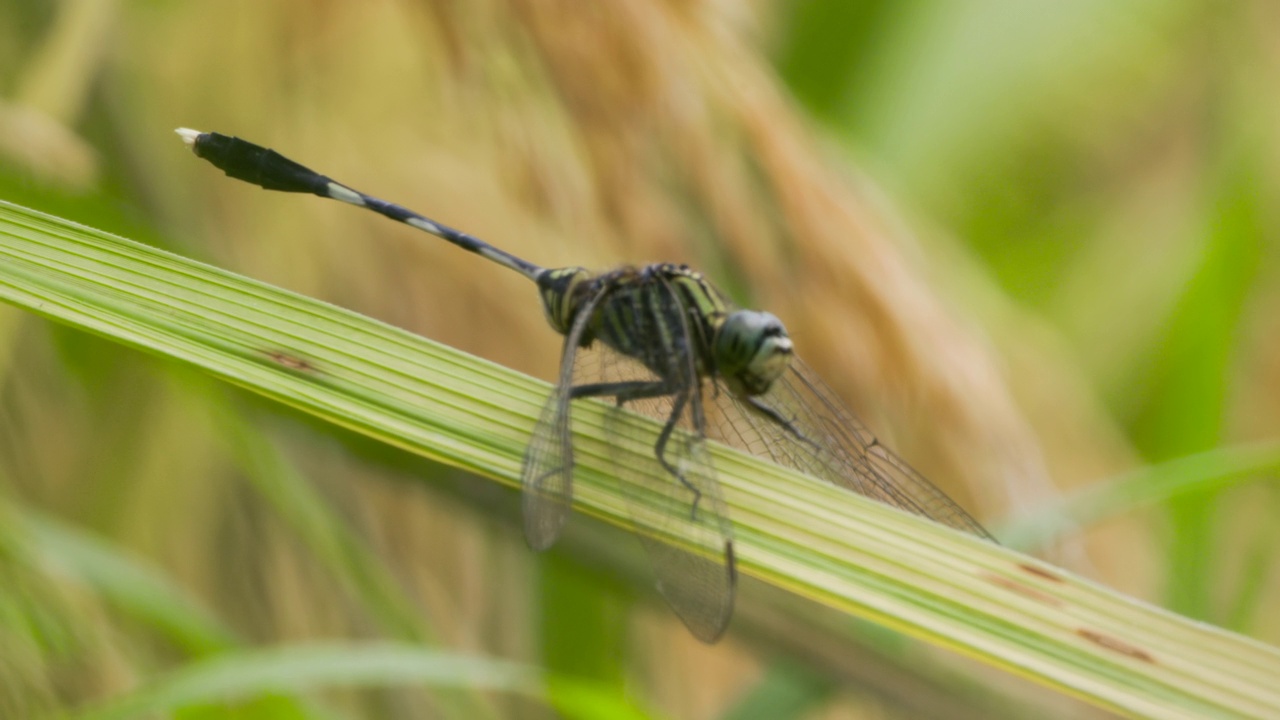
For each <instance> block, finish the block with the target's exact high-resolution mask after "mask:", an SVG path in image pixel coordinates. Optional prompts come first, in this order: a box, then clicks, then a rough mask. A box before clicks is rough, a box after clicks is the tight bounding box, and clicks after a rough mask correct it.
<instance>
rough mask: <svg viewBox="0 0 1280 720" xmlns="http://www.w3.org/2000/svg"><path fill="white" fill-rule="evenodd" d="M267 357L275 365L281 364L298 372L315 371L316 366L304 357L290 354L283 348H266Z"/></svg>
mask: <svg viewBox="0 0 1280 720" xmlns="http://www.w3.org/2000/svg"><path fill="white" fill-rule="evenodd" d="M265 352H266V355H267V357H268V358H269V359H270V360H271V361H272V362H274V363H276V364H277V365H282V366H284V367H286V368H288V369H290V370H297V371H298V372H315V371H316V366H315V365H312V364H311V362H310V361H309V360H307V359H306V358H301V357H298V356H297V355H291V354H290V353H287V352H285V351H283V350H267V351H265Z"/></svg>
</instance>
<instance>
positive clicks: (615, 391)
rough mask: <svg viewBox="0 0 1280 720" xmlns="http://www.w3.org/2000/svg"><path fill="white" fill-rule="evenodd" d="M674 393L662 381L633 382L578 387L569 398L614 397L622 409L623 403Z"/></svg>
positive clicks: (571, 392) (575, 387)
mask: <svg viewBox="0 0 1280 720" xmlns="http://www.w3.org/2000/svg"><path fill="white" fill-rule="evenodd" d="M672 392H673V390H672V388H671V386H670V385H669V384H668V383H665V382H662V381H661V380H632V381H629V382H614V383H590V384H588V385H576V386H574V387H573V389H571V390H570V391H569V397H571V398H573V399H574V400H578V399H580V398H592V397H612V398H615V399H616V400H617V401H618V406H619V407H621V406H622V403H624V402H627V401H629V400H643V399H645V398H655V397H662V396H663V395H670V394H671V393H672Z"/></svg>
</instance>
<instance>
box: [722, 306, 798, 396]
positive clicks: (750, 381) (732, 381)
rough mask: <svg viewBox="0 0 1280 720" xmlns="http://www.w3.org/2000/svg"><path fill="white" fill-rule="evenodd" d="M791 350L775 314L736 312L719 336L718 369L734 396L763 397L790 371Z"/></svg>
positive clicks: (786, 336) (785, 330) (728, 318)
mask: <svg viewBox="0 0 1280 720" xmlns="http://www.w3.org/2000/svg"><path fill="white" fill-rule="evenodd" d="M791 350H792V348H791V338H790V337H789V336H788V335H787V329H786V328H785V327H783V325H782V321H781V320H779V319H778V318H777V317H775V316H774V315H773V314H771V313H767V312H760V311H758V310H736V311H734V312H731V313H729V315H728V317H726V318H725V319H724V323H723V324H722V325H721V326H720V330H719V332H718V333H716V337H715V346H714V352H715V361H716V368H717V370H719V372H720V376H721V377H722V378H724V381H725V383H726V384H727V385H728V386H729V389H730V390H732V391H733V392H735V393H738V394H739V395H747V396H752V395H760V394H762V393H765V392H767V391H768V390H769V388H770V386H772V385H773V383H774V381H776V380H777V379H778V378H780V377H782V374H783V373H784V372H786V371H787V366H788V365H790V363H791Z"/></svg>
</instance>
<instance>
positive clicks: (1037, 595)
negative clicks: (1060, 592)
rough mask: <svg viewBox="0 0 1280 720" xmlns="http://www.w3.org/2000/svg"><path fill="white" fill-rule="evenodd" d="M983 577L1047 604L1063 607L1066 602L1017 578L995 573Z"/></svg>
mask: <svg viewBox="0 0 1280 720" xmlns="http://www.w3.org/2000/svg"><path fill="white" fill-rule="evenodd" d="M982 578H983V579H984V580H986V581H987V582H989V583H991V584H992V585H999V586H1000V587H1002V588H1004V589H1005V590H1009V591H1011V592H1015V593H1017V594H1019V595H1021V596H1023V597H1027V598H1031V599H1032V600H1035V601H1036V602H1040V603H1043V604H1045V605H1051V606H1053V607H1062V606H1063V604H1064V603H1063V602H1062V600H1061V599H1060V598H1056V597H1054V596H1052V595H1050V594H1049V593H1045V592H1041V591H1039V590H1037V589H1035V588H1033V587H1031V586H1030V585H1023V584H1022V583H1020V582H1018V581H1017V580H1011V579H1009V578H1007V577H1003V576H1001V575H996V574H993V573H984V574H983V576H982Z"/></svg>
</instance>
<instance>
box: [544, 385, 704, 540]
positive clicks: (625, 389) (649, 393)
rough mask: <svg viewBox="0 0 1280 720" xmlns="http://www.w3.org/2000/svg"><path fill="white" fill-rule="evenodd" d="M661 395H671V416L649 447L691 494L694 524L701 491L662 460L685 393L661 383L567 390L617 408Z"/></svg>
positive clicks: (588, 386)
mask: <svg viewBox="0 0 1280 720" xmlns="http://www.w3.org/2000/svg"><path fill="white" fill-rule="evenodd" d="M664 395H675V403H674V405H673V406H672V408H671V414H670V415H669V416H668V417H667V422H666V424H665V425H663V426H662V432H661V433H660V434H659V435H658V442H657V443H655V444H654V446H653V452H654V455H655V456H656V457H657V458H658V462H659V463H661V464H662V467H663V469H665V470H666V471H667V472H669V473H671V475H672V477H674V478H675V479H677V480H679V481H680V484H681V485H683V486H685V487H686V488H688V490H689V492H691V493H693V509H692V510H691V511H690V515H691V517H692V519H694V520H695V521H696V520H697V517H698V502H699V501H700V500H702V491H701V490H699V489H698V487H697V486H696V485H694V484H693V483H691V482H689V481H688V480H687V479H686V478H685V476H684V473H683V472H681V471H680V469H679V468H677V467H676V466H674V465H672V464H671V463H670V462H668V461H667V457H666V451H667V443H668V442H669V441H670V440H671V433H672V432H674V431H675V428H676V423H677V422H679V420H680V415H681V414H682V413H684V408H685V405H687V404H688V403H689V392H687V391H685V392H677V391H675V390H673V389H672V387H671V384H670V383H665V382H662V381H661V380H632V381H629V382H616V383H591V384H588V385H578V386H575V387H574V388H573V389H571V390H570V391H569V396H570V397H571V398H573V399H575V400H576V399H579V398H590V397H612V398H613V399H614V401H615V402H617V404H618V407H622V406H623V404H624V403H627V402H630V401H632V400H644V399H647V398H655V397H662V396H664Z"/></svg>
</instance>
